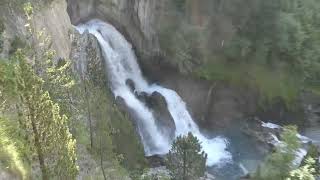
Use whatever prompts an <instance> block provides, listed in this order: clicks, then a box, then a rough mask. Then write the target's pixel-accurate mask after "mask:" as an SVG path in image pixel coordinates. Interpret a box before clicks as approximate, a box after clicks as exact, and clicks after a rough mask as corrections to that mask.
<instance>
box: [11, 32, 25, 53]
mask: <svg viewBox="0 0 320 180" xmlns="http://www.w3.org/2000/svg"><path fill="white" fill-rule="evenodd" d="M25 46H26V43H25V42H24V41H23V40H22V39H21V38H19V37H17V36H16V37H15V38H14V39H13V41H12V42H11V48H10V50H9V55H13V54H14V53H15V52H16V51H17V50H18V49H22V48H24V47H25Z"/></svg>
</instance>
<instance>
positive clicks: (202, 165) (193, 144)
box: [166, 133, 207, 180]
mask: <svg viewBox="0 0 320 180" xmlns="http://www.w3.org/2000/svg"><path fill="white" fill-rule="evenodd" d="M206 160H207V155H206V154H205V153H204V152H203V151H201V145H200V142H199V140H198V139H197V138H196V137H194V136H193V135H192V133H189V134H188V135H186V136H179V137H177V139H176V140H175V141H174V142H173V144H172V148H171V150H170V151H169V154H168V157H167V159H166V164H167V167H168V169H169V170H170V171H171V176H172V177H173V178H174V179H176V180H194V179H198V178H199V177H202V176H203V175H204V173H205V170H206Z"/></svg>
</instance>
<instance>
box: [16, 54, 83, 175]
mask: <svg viewBox="0 0 320 180" xmlns="http://www.w3.org/2000/svg"><path fill="white" fill-rule="evenodd" d="M15 59H16V60H17V64H16V73H15V74H16V80H17V94H18V95H19V97H20V99H21V101H22V103H21V104H22V105H23V109H24V112H23V114H24V121H23V123H24V127H26V131H27V132H28V133H29V134H30V135H31V136H30V137H31V138H30V139H29V141H30V142H31V144H32V147H34V149H35V152H36V154H37V156H38V160H39V164H40V169H41V172H42V178H43V179H49V177H51V176H53V175H56V176H58V177H60V178H62V179H75V177H76V175H77V171H78V169H77V166H76V164H75V163H76V154H75V140H74V139H73V138H72V136H71V134H70V132H69V129H68V126H67V117H66V116H64V115H63V116H61V115H60V109H59V105H58V104H55V103H54V102H53V101H52V100H51V98H50V95H49V93H48V92H45V91H44V90H43V80H42V79H41V78H40V77H39V76H37V75H36V74H35V73H34V71H33V69H32V68H31V66H30V65H29V64H28V63H27V61H26V56H24V54H23V53H22V51H18V52H17V53H16V56H15Z"/></svg>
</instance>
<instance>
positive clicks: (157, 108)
mask: <svg viewBox="0 0 320 180" xmlns="http://www.w3.org/2000/svg"><path fill="white" fill-rule="evenodd" d="M146 104H147V105H148V107H150V108H151V109H153V115H154V117H155V119H157V122H156V123H157V124H158V127H160V130H161V131H163V134H167V135H168V136H169V137H174V136H175V130H176V127H175V124H174V120H173V118H172V116H171V114H170V112H169V111H168V107H167V102H166V100H165V98H164V97H163V96H162V95H161V94H160V93H158V92H154V93H152V94H151V96H148V97H147V98H146Z"/></svg>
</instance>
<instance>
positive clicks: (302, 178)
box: [286, 158, 316, 180]
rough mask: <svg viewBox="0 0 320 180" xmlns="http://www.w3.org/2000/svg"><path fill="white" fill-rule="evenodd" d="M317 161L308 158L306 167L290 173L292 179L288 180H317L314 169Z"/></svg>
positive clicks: (288, 179)
mask: <svg viewBox="0 0 320 180" xmlns="http://www.w3.org/2000/svg"><path fill="white" fill-rule="evenodd" d="M315 164H316V161H315V160H314V159H312V158H308V159H306V161H305V165H303V166H301V167H299V168H298V169H295V170H292V171H291V172H290V177H288V178H287V179H286V180H315V179H316V178H315V177H316V176H314V174H315V173H316V170H315V168H314V166H315Z"/></svg>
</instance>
